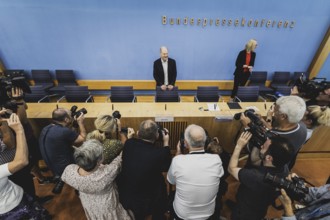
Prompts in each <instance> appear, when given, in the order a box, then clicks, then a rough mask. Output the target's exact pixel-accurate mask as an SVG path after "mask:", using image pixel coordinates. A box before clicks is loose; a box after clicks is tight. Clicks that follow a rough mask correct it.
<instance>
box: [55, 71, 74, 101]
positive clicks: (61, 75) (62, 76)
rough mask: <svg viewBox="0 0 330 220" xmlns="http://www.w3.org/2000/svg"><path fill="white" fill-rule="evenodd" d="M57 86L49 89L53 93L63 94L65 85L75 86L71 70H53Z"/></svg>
mask: <svg viewBox="0 0 330 220" xmlns="http://www.w3.org/2000/svg"><path fill="white" fill-rule="evenodd" d="M55 75H56V80H57V86H55V87H53V88H51V89H49V91H50V92H51V93H53V94H60V95H64V94H65V88H64V87H65V86H77V85H78V84H77V82H76V77H75V76H74V73H73V70H55Z"/></svg>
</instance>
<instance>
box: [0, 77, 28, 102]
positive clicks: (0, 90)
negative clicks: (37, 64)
mask: <svg viewBox="0 0 330 220" xmlns="http://www.w3.org/2000/svg"><path fill="white" fill-rule="evenodd" d="M14 87H17V88H21V89H22V90H23V92H24V93H31V89H30V86H29V84H28V83H27V81H26V79H25V76H24V73H23V72H21V71H17V72H11V73H10V74H9V73H8V74H5V75H4V76H1V77H0V106H2V107H3V106H4V105H5V104H6V103H7V102H8V101H10V100H11V99H12V96H11V89H12V88H14Z"/></svg>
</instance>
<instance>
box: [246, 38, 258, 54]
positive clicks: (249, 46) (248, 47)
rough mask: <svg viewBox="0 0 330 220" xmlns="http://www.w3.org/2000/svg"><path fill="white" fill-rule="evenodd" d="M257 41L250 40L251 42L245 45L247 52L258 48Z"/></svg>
mask: <svg viewBox="0 0 330 220" xmlns="http://www.w3.org/2000/svg"><path fill="white" fill-rule="evenodd" d="M256 45H257V41H256V40H255V39H251V40H249V42H247V43H246V45H245V50H246V51H247V52H250V51H253V50H254V49H255V48H256Z"/></svg>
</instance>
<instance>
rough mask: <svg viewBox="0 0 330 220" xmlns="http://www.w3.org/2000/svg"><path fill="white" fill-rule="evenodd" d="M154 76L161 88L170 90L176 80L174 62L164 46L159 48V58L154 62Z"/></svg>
mask: <svg viewBox="0 0 330 220" xmlns="http://www.w3.org/2000/svg"><path fill="white" fill-rule="evenodd" d="M154 78H155V80H156V84H157V86H160V87H161V89H162V90H166V89H169V90H172V89H173V87H174V85H175V81H176V63H175V60H174V59H171V58H169V57H168V51H167V48H166V47H161V48H160V58H159V59H157V60H155V62H154Z"/></svg>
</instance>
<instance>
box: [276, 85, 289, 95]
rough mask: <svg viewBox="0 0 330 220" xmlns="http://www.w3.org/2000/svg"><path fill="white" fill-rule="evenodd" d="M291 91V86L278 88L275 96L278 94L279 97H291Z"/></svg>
mask: <svg viewBox="0 0 330 220" xmlns="http://www.w3.org/2000/svg"><path fill="white" fill-rule="evenodd" d="M291 89H292V88H291V87H290V86H277V87H276V90H275V94H278V96H288V95H291Z"/></svg>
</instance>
